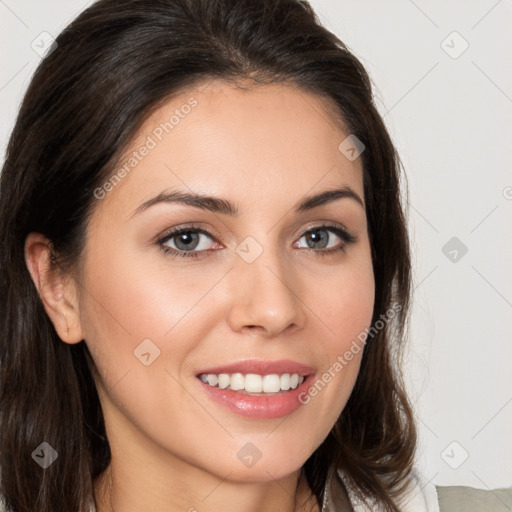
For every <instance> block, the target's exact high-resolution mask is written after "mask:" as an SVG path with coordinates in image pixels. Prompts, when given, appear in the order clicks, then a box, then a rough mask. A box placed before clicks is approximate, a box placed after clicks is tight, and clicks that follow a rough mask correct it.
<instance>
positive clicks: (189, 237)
mask: <svg viewBox="0 0 512 512" xmlns="http://www.w3.org/2000/svg"><path fill="white" fill-rule="evenodd" d="M197 238H198V234H197V233H192V232H191V231H186V232H185V233H180V235H179V236H178V239H177V241H176V246H177V247H178V249H190V248H195V246H194V242H197ZM180 245H182V247H180ZM192 246H194V247H192Z"/></svg>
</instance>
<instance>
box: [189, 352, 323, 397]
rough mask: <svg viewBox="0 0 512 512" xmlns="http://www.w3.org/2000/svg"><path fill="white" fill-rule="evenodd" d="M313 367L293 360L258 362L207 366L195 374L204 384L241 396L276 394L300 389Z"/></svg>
mask: <svg viewBox="0 0 512 512" xmlns="http://www.w3.org/2000/svg"><path fill="white" fill-rule="evenodd" d="M314 373H315V372H314V369H313V368H311V367H309V366H306V365H303V364H301V363H297V362H295V361H290V360H279V361H258V360H246V361H241V362H239V363H232V364H229V365H224V366H218V367H215V368H213V367H212V368H207V369H204V370H201V371H200V372H199V373H198V374H197V375H196V377H197V378H198V379H200V380H201V381H202V382H203V383H204V384H206V385H208V386H210V387H212V388H217V389H221V390H227V391H233V392H236V393H238V394H240V395H252V396H274V395H278V394H282V393H286V392H290V391H293V390H295V389H297V388H298V387H299V386H300V385H301V384H302V383H303V382H304V380H306V379H307V378H308V377H310V376H311V375H313V374H314Z"/></svg>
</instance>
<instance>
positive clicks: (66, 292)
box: [25, 233, 83, 344]
mask: <svg viewBox="0 0 512 512" xmlns="http://www.w3.org/2000/svg"><path fill="white" fill-rule="evenodd" d="M51 254H52V251H51V242H50V240H49V239H48V238H46V237H45V236H44V235H42V234H40V233H30V234H29V235H28V236H27V238H26V240H25V262H26V264H27V267H28V270H29V272H30V275H31V276H32V280H33V281H34V284H35V285H36V288H37V290H38V292H39V296H40V297H41V300H42V302H43V305H44V309H45V310H46V313H47V314H48V316H49V317H50V320H51V321H52V323H53V325H54V327H55V330H56V331H57V334H58V335H59V338H60V339H61V340H62V341H64V342H66V343H70V344H73V343H79V342H80V341H82V340H83V330H82V326H81V324H80V314H79V308H78V293H77V292H78V289H77V283H76V281H75V280H74V279H73V278H72V277H71V276H63V275H61V273H59V272H58V271H57V270H56V269H52V267H51V264H50V262H51Z"/></svg>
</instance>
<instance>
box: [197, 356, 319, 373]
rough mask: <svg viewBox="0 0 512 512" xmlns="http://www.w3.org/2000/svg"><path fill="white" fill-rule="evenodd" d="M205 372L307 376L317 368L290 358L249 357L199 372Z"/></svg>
mask: <svg viewBox="0 0 512 512" xmlns="http://www.w3.org/2000/svg"><path fill="white" fill-rule="evenodd" d="M203 373H206V374H208V373H213V374H215V375H219V374H221V373H228V374H233V373H243V374H248V373H254V374H256V375H271V374H275V373H278V374H283V373H290V374H293V373H298V374H299V375H303V376H307V375H312V374H313V373H315V370H314V369H313V368H311V366H308V365H305V364H302V363H298V362H296V361H291V360H289V359H279V360H277V361H264V360H261V359H249V360H245V361H238V362H234V363H230V364H223V365H221V366H215V367H214V366H211V367H209V368H204V369H202V370H201V371H199V372H198V373H197V375H198V376H199V375H201V374H203Z"/></svg>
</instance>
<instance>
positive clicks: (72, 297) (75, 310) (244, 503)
mask: <svg viewBox="0 0 512 512" xmlns="http://www.w3.org/2000/svg"><path fill="white" fill-rule="evenodd" d="M190 97H194V98H195V99H196V100H197V102H198V103H197V106H195V107H194V108H193V109H192V110H191V112H190V113H189V114H188V115H186V116H184V118H183V119H180V122H179V124H178V125H176V126H175V127H174V129H173V130H172V132H170V133H169V134H164V136H163V137H162V140H161V141H158V140H157V139H155V137H154V136H153V138H154V139H155V141H157V144H156V147H154V148H153V149H151V150H150V151H149V152H148V154H147V155H146V156H144V158H143V159H142V160H141V161H140V162H139V163H138V164H137V165H136V167H134V168H133V169H132V170H131V172H130V173H129V174H128V175H127V176H126V177H125V178H123V180H122V181H121V182H120V183H119V184H117V185H116V186H115V187H114V188H113V189H112V190H111V191H109V192H108V193H107V194H106V196H105V198H103V199H101V200H94V201H95V209H94V212H93V215H92V217H91V219H90V222H89V224H88V226H87V240H86V245H85V250H84V253H83V254H82V257H81V259H80V261H79V265H78V268H77V272H76V274H74V275H73V276H66V275H61V274H58V273H52V272H50V271H49V266H48V240H46V239H45V238H44V237H43V236H42V235H40V234H37V233H32V234H30V235H29V236H28V237H27V241H26V246H25V251H26V260H27V265H28V267H29V270H30V272H31V275H32V277H33V280H34V282H35V283H36V285H37V287H38V289H39V292H40V295H41V298H42V300H43V302H44V305H45V309H46V311H47V313H48V315H49V317H50V319H51V320H52V322H53V324H54V325H55V328H56V331H57V333H58V335H59V337H60V338H61V339H62V341H63V342H65V343H70V344H72V343H79V342H81V341H82V340H85V343H87V346H88V348H89V350H90V352H91V355H92V357H93V359H94V362H95V364H96V367H97V370H98V372H97V375H96V376H95V380H96V383H97V387H98V392H99V396H100V401H101V405H102V408H103V412H104V417H105V424H106V429H107V435H108V439H109V443H110V447H111V451H112V462H111V464H110V466H109V467H108V469H107V471H106V472H105V473H104V475H103V477H102V478H101V479H99V480H98V481H97V482H95V500H96V504H97V509H98V512H110V511H111V510H113V511H116V512H132V511H133V512H135V511H137V512H138V511H140V510H151V511H154V512H163V511H165V512H174V511H176V512H178V511H182V512H183V511H190V512H192V511H193V510H197V511H198V512H211V511H218V510H223V511H224V512H231V511H235V510H236V511H237V512H239V511H240V510H243V511H244V512H259V511H261V510H266V511H273V512H277V511H280V512H283V511H289V512H292V511H294V512H298V511H302V510H306V509H308V508H307V507H306V506H305V505H304V502H305V501H307V500H308V497H310V496H311V491H310V489H309V487H308V485H307V483H306V482H305V480H303V479H299V471H300V468H301V467H302V466H303V464H304V463H305V461H306V460H307V459H308V458H309V456H310V455H311V454H312V453H313V452H314V450H315V449H316V448H317V447H318V446H319V445H320V444H321V443H322V441H323V440H324V439H325V437H326V436H327V435H328V433H329V431H330V430H331V428H332V427H333V425H334V423H335V422H336V420H337V418H338V416H339V415H340V413H341V411H342V410H343V407H344V406H345V404H346V402H347V400H348V398H349V395H350V393H351V391H352V389H353V386H354V383H355V380H356V377H357V374H358V371H359V366H360V360H361V355H362V352H360V353H359V354H357V355H355V356H354V358H353V359H352V360H351V361H350V363H349V364H347V365H346V366H345V367H344V368H343V370H342V371H340V372H339V373H337V374H336V376H335V378H333V379H332V380H331V381H330V382H329V384H328V385H327V386H325V388H324V389H323V390H322V391H321V392H320V393H318V395H317V396H316V397H315V398H314V399H312V400H311V401H310V402H309V403H308V404H307V405H302V406H301V407H299V408H298V409H297V410H296V411H294V412H293V413H291V414H290V415H289V416H286V417H284V418H277V419H252V418H248V417H244V416H241V415H238V414H235V413H233V412H231V411H229V410H227V409H225V408H224V407H223V406H221V405H219V404H216V403H214V402H212V401H211V400H210V399H209V398H208V396H207V395H206V393H205V392H204V391H203V390H202V388H201V386H200V385H198V382H197V377H196V374H197V373H198V371H199V370H201V369H203V368H207V367H212V366H218V365H221V364H225V363H232V362H235V361H241V360H245V359H254V358H256V359H266V360H277V359H291V360H294V361H298V362H300V363H305V364H308V365H310V366H312V367H313V368H315V371H316V376H317V378H320V377H321V376H322V374H323V373H324V372H325V371H327V369H328V368H329V367H331V366H332V365H333V363H334V361H336V358H337V357H338V356H339V355H342V354H344V353H345V352H346V351H347V350H348V349H349V348H350V345H351V343H352V341H353V340H354V339H357V336H358V334H359V333H361V332H362V331H364V329H365V328H367V327H368V326H369V325H370V323H371V316H372V311H373V304H374V293H375V290H374V275H373V269H372V262H371V251H370V242H369V238H368V231H367V219H366V214H365V208H364V206H362V205H361V204H359V202H358V201H357V200H355V199H353V198H350V197H345V198H338V199H336V200H334V201H331V202H328V203H326V204H323V205H320V206H318V207H315V208H313V209H310V210H306V211H303V212H297V211H296V205H297V204H299V203H301V202H302V201H303V200H304V199H305V198H307V197H309V196H312V195H316V194H319V193H321V192H324V191H326V190H334V189H341V188H342V187H350V189H352V191H353V192H354V193H355V194H357V195H358V196H359V197H360V199H361V201H362V202H363V203H364V193H363V180H362V164H361V159H360V158H358V159H356V160H354V161H349V160H348V159H347V158H345V156H344V155H343V154H342V153H341V152H340V151H339V149H338V146H339V144H340V143H341V142H342V141H343V140H344V139H345V138H346V137H347V135H348V132H347V131H346V130H343V129H342V128H341V127H340V124H339V122H337V121H335V120H334V119H333V118H331V116H330V115H329V111H330V109H329V105H328V104H326V102H325V100H323V99H321V98H319V97H316V96H314V95H312V94H310V93H307V92H305V91H302V90H299V89H297V88H295V87H293V86H291V85H286V84H266V85H258V86H256V85H254V86H251V87H248V88H247V89H246V90H241V89H239V88H237V87H235V86H233V85H232V84H228V83H226V82H223V81H220V80H217V81H213V82H211V83H210V84H208V85H207V87H203V88H201V90H199V89H196V88H193V89H192V88H191V89H189V90H187V91H185V92H183V93H181V94H180V95H179V96H176V97H174V98H173V99H172V100H170V101H169V102H167V103H165V104H164V105H162V106H161V107H159V108H158V110H156V111H155V112H154V113H153V114H152V115H151V117H150V118H148V119H147V120H146V122H145V123H144V124H143V126H141V128H140V129H139V131H138V133H137V135H136V136H135V137H134V139H133V140H132V142H131V143H130V146H129V147H128V148H127V150H126V153H127V154H128V153H130V152H132V151H135V150H137V149H138V148H140V147H141V145H143V144H144V143H145V142H146V140H147V136H148V135H151V134H152V131H153V130H154V129H155V127H157V126H159V124H160V123H161V122H164V121H166V120H168V119H169V117H170V115H171V114H172V112H173V111H174V110H175V109H177V108H178V109H179V108H180V106H182V105H183V104H185V103H186V102H187V100H188V99H189V98H190ZM331 111H332V110H331ZM124 161H125V160H123V159H121V160H120V164H121V163H123V162H124ZM116 169H117V168H116ZM176 189H179V190H181V191H185V192H195V193H200V194H207V195H210V196H216V197H220V198H223V199H226V200H229V201H230V202H232V203H234V204H235V205H236V206H237V208H238V211H239V213H238V216H236V217H235V216H230V215H227V214H224V213H218V212H217V213H214V212H211V211H207V210H202V209H199V208H195V207H192V206H189V205H185V204H179V203H159V204H155V205H153V206H150V207H148V208H146V209H145V210H143V211H140V212H138V213H134V212H135V210H136V209H137V208H138V207H139V206H140V205H141V204H142V203H144V202H145V201H147V200H149V199H151V198H154V197H155V196H158V194H160V193H162V192H164V191H171V190H176ZM192 223H193V224H194V227H195V228H197V227H199V228H201V229H204V230H205V231H207V232H208V233H209V234H210V235H204V234H201V233H197V232H194V233H197V236H198V237H199V239H198V245H197V246H195V247H196V248H195V249H194V251H195V252H196V253H198V254H199V257H198V258H197V259H195V258H190V257H189V258H186V257H176V258H172V257H171V256H170V255H169V254H168V253H167V254H166V253H165V252H164V251H163V250H162V245H158V240H161V239H162V238H163V236H164V235H166V234H167V232H168V231H169V229H170V228H174V227H178V228H179V227H189V226H190V224H192ZM326 224H327V225H328V227H329V225H331V224H334V225H342V226H344V227H345V228H346V230H347V231H348V232H349V233H350V234H351V235H353V236H354V237H355V239H356V240H355V241H354V242H351V243H346V242H345V241H344V240H343V239H341V238H340V237H339V236H338V235H337V234H336V233H335V232H332V231H331V230H330V229H327V228H322V226H325V225H326ZM311 228H317V231H316V238H314V239H313V240H311V237H310V236H309V235H307V234H305V233H306V232H307V231H308V230H310V229H311ZM248 236H250V237H252V238H253V239H254V240H255V241H256V242H257V243H258V244H259V246H260V247H261V248H262V250H263V252H262V253H261V255H259V257H257V258H256V259H255V261H253V262H252V263H248V262H247V261H245V260H244V258H242V257H241V256H240V255H239V254H238V253H237V251H236V250H235V249H236V248H237V246H239V244H240V243H241V242H242V241H244V239H246V237H248ZM319 238H320V239H322V240H324V241H325V244H324V245H322V243H323V242H319V241H318V240H319ZM308 240H309V245H308ZM183 243H184V239H183V237H181V238H180V237H177V236H175V237H174V238H172V239H169V240H167V241H165V246H166V247H167V248H170V249H174V250H175V251H179V250H180V248H183V246H184V245H183ZM315 243H316V245H315ZM341 246H343V248H344V250H338V251H335V252H331V253H330V254H325V255H321V254H320V252H322V251H325V250H326V249H329V248H334V247H341ZM181 252H185V251H184V250H183V249H181ZM145 339H150V340H152V343H154V344H155V345H156V346H157V347H158V349H159V350H160V355H159V357H157V358H156V359H155V360H154V362H153V363H152V364H150V365H148V366H146V365H144V364H142V363H141V361H140V360H139V359H138V358H137V357H135V356H134V350H135V349H136V348H137V346H138V345H139V344H140V343H141V341H142V340H145ZM248 442H251V443H253V444H254V445H255V446H256V447H257V448H258V450H259V451H260V452H261V455H262V456H261V458H260V460H259V461H258V462H257V463H256V464H255V465H253V466H252V467H246V466H245V465H244V464H242V463H241V461H240V460H239V458H238V457H237V452H238V451H239V450H240V449H241V448H242V447H243V446H244V445H246V444H247V443H248ZM312 504H313V501H311V500H310V501H309V506H310V507H311V506H312ZM310 509H311V510H315V509H316V510H319V508H318V507H313V508H310ZM308 510H309V509H308Z"/></svg>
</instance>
